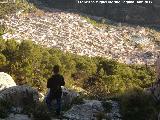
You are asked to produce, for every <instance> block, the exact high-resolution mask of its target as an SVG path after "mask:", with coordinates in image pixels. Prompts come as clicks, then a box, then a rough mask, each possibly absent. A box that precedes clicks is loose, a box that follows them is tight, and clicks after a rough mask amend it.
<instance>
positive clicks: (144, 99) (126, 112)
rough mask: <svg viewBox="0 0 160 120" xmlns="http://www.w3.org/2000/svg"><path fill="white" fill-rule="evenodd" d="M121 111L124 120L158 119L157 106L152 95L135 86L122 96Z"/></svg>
mask: <svg viewBox="0 0 160 120" xmlns="http://www.w3.org/2000/svg"><path fill="white" fill-rule="evenodd" d="M121 113H122V116H123V117H124V120H135V119H136V120H156V117H157V115H156V106H155V101H154V100H153V98H152V96H151V95H150V94H148V93H145V92H144V91H143V90H142V89H138V88H134V89H132V90H129V91H127V92H126V93H125V94H124V95H122V96H121Z"/></svg>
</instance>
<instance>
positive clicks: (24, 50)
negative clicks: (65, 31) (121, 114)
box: [0, 39, 155, 98]
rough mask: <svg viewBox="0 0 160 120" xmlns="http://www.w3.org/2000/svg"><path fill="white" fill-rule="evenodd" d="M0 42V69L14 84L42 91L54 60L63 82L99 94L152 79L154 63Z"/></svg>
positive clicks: (14, 42) (1, 40)
mask: <svg viewBox="0 0 160 120" xmlns="http://www.w3.org/2000/svg"><path fill="white" fill-rule="evenodd" d="M0 43H1V44H0V59H1V62H0V70H1V71H5V72H7V73H9V74H10V75H12V77H13V78H14V80H15V82H16V83H17V84H18V85H21V84H28V85H30V86H32V87H35V88H38V90H39V91H43V92H45V91H46V90H45V89H46V82H47V79H48V78H49V77H50V76H51V74H52V67H53V66H54V65H56V64H58V65H60V68H61V69H60V73H61V74H63V75H64V77H65V80H66V85H67V86H69V87H72V85H74V84H76V85H78V86H79V87H83V88H84V89H86V90H87V91H89V93H91V94H90V95H91V96H93V95H96V96H97V97H99V98H100V97H101V96H103V97H104V95H105V96H107V95H108V94H110V95H115V94H123V93H124V92H125V91H126V90H128V89H130V88H133V87H141V88H145V87H148V86H150V85H151V84H152V83H153V82H154V80H155V73H154V70H153V68H154V66H150V67H148V68H146V67H145V66H142V65H125V64H121V63H118V62H116V61H113V60H107V59H106V58H102V57H87V56H79V55H75V54H71V53H64V52H62V51H60V50H58V49H54V48H46V47H42V46H40V45H37V44H34V43H33V42H31V41H27V40H25V41H22V42H21V43H18V42H16V41H15V40H7V41H4V40H3V39H0ZM95 76H96V77H95Z"/></svg>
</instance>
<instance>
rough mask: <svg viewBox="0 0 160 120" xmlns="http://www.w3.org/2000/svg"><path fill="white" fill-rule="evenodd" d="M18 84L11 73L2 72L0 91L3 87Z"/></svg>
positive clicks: (0, 73) (0, 75) (0, 74)
mask: <svg viewBox="0 0 160 120" xmlns="http://www.w3.org/2000/svg"><path fill="white" fill-rule="evenodd" d="M12 86H16V83H15V82H14V80H13V79H12V77H11V76H10V75H8V74H7V73H4V72H0V91H2V90H3V89H6V88H9V87H12Z"/></svg>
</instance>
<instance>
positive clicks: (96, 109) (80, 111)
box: [64, 100, 121, 120]
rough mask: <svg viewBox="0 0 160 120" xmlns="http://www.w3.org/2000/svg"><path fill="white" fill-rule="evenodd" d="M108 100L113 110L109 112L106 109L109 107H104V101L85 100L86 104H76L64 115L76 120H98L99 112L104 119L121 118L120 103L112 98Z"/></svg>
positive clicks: (116, 119) (118, 119) (114, 119)
mask: <svg viewBox="0 0 160 120" xmlns="http://www.w3.org/2000/svg"><path fill="white" fill-rule="evenodd" d="M106 102H107V103H108V104H111V110H109V111H110V112H108V113H107V112H106V111H105V109H109V108H104V106H103V104H102V101H98V100H84V104H80V105H74V106H73V107H72V108H71V109H70V110H68V111H67V112H66V113H65V114H64V116H65V117H67V118H68V119H74V120H97V119H98V114H101V117H103V119H109V120H121V115H120V113H119V105H118V103H117V102H116V101H111V100H110V101H106ZM102 113H103V115H102ZM101 119H102V118H101Z"/></svg>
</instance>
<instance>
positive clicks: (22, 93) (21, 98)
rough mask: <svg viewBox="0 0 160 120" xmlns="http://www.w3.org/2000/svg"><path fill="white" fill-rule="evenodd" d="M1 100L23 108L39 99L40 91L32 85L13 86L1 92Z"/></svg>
mask: <svg viewBox="0 0 160 120" xmlns="http://www.w3.org/2000/svg"><path fill="white" fill-rule="evenodd" d="M0 100H5V101H9V102H11V103H12V104H13V105H15V106H18V107H19V106H20V107H22V108H23V106H24V105H26V104H28V103H33V102H35V103H37V102H38V101H39V96H38V91H37V90H35V89H33V88H32V87H30V86H26V85H22V86H13V87H9V88H7V89H5V90H3V91H2V92H1V93H0Z"/></svg>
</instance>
